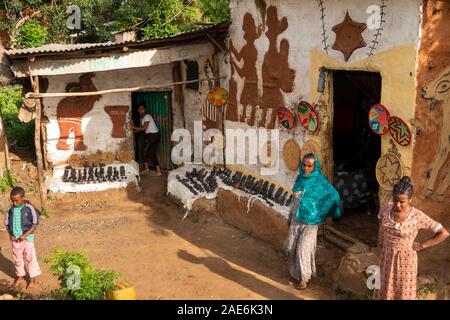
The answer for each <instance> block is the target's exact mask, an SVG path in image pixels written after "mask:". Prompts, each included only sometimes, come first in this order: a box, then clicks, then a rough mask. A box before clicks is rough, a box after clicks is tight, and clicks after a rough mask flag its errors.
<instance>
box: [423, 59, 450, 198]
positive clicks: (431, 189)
mask: <svg viewBox="0 0 450 320" xmlns="http://www.w3.org/2000/svg"><path fill="white" fill-rule="evenodd" d="M422 97H423V98H425V99H430V100H431V102H432V103H436V102H437V101H440V102H441V106H442V126H441V132H440V135H439V141H438V149H437V150H438V151H437V153H436V156H435V157H433V160H432V162H431V163H430V167H429V169H431V175H430V177H429V180H428V182H427V184H426V193H427V194H428V195H431V194H434V195H435V196H436V197H437V199H438V200H442V199H443V197H444V193H445V192H446V190H447V188H448V187H449V185H450V160H448V156H449V153H450V65H449V66H447V67H446V68H445V69H444V71H442V72H441V73H440V74H439V75H438V76H437V77H436V78H435V79H434V80H433V81H431V82H430V83H429V84H428V85H427V86H425V87H424V88H423V89H422ZM441 175H442V177H441ZM440 177H441V178H440ZM438 178H440V179H438Z"/></svg>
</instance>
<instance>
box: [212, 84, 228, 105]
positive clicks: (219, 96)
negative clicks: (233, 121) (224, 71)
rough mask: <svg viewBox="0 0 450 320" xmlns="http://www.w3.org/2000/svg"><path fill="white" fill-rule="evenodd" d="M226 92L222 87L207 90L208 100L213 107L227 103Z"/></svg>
mask: <svg viewBox="0 0 450 320" xmlns="http://www.w3.org/2000/svg"><path fill="white" fill-rule="evenodd" d="M227 100H228V92H227V90H225V89H224V88H220V87H215V88H214V89H212V90H211V91H210V92H208V101H209V102H211V103H212V104H213V105H214V106H215V107H220V106H223V105H224V104H225V103H227Z"/></svg>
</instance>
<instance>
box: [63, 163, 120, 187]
mask: <svg viewBox="0 0 450 320" xmlns="http://www.w3.org/2000/svg"><path fill="white" fill-rule="evenodd" d="M105 167H106V166H105V165H104V164H102V163H100V164H99V165H85V166H84V168H83V169H76V168H73V167H71V166H67V167H65V169H64V174H63V177H62V181H63V182H70V183H77V184H89V183H102V182H115V181H122V180H126V179H127V176H126V174H125V166H123V165H122V166H120V167H119V170H117V167H114V166H108V167H107V168H106V171H105Z"/></svg>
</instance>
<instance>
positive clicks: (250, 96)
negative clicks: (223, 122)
mask: <svg viewBox="0 0 450 320" xmlns="http://www.w3.org/2000/svg"><path fill="white" fill-rule="evenodd" d="M242 30H243V31H244V39H245V40H246V41H247V42H246V44H245V45H244V46H243V47H242V49H241V50H240V51H239V52H238V51H237V50H236V48H235V47H234V45H233V43H232V42H231V41H230V52H231V54H232V56H231V59H230V61H231V65H232V69H234V70H235V71H236V72H237V74H238V75H239V77H241V78H242V79H244V87H243V89H242V92H241V95H240V98H239V103H240V104H241V105H242V106H243V108H244V112H243V116H242V118H241V119H238V120H239V121H245V108H246V107H247V106H251V108H252V119H250V123H253V118H254V107H255V106H256V105H257V104H258V100H259V99H258V75H257V72H256V60H257V57H258V51H257V49H256V47H255V40H256V39H258V38H259V37H260V36H261V31H260V30H258V28H257V26H256V24H255V20H254V19H253V17H252V15H251V14H250V13H246V14H245V15H244V19H243V25H242ZM233 55H234V57H235V58H236V61H241V60H243V66H242V68H240V67H239V66H238V65H237V62H236V61H235V60H234V59H233ZM236 112H237V108H236Z"/></svg>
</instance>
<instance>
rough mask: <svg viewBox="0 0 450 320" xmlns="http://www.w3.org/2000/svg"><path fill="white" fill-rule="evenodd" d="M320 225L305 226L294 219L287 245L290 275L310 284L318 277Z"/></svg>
mask: <svg viewBox="0 0 450 320" xmlns="http://www.w3.org/2000/svg"><path fill="white" fill-rule="evenodd" d="M318 230H319V225H310V224H305V223H302V222H300V221H297V220H296V219H295V218H292V220H291V225H290V227H289V236H288V243H287V250H288V255H289V258H288V264H289V273H290V274H291V276H292V277H293V278H294V279H296V280H298V281H300V280H302V281H304V282H305V283H308V281H309V280H310V279H311V277H313V276H315V275H316V259H315V255H316V244H317V231H318Z"/></svg>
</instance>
